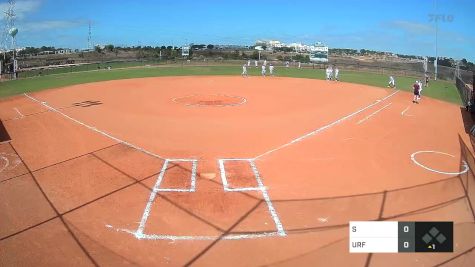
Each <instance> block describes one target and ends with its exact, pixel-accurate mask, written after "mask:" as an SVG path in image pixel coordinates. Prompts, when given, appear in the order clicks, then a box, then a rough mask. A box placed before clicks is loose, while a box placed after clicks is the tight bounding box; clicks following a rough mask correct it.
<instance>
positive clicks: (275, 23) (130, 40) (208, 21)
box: [0, 0, 475, 62]
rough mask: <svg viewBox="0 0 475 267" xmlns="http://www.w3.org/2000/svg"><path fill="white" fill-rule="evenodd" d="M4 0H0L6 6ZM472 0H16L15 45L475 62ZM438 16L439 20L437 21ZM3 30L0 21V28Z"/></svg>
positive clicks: (474, 19)
mask: <svg viewBox="0 0 475 267" xmlns="http://www.w3.org/2000/svg"><path fill="white" fill-rule="evenodd" d="M6 7H7V0H0V10H5V9H6ZM473 10H475V1H474V0H388V1H384V0H340V1H337V0H334V1H328V0H325V1H320V0H313V1H307V0H305V1H295V0H294V1H292V0H285V1H283V0H272V1H270V0H253V1H248V0H241V1H236V0H230V1H225V0H195V1H188V0H181V1H173V0H155V1H151V0H101V1H95V0H81V1H72V0H70V1H66V0H54V1H53V0H17V1H16V13H17V18H16V22H15V25H16V27H17V28H18V30H19V33H18V35H17V46H19V47H25V46H35V47H38V46H43V45H44V46H55V47H67V48H79V49H81V48H86V47H87V39H88V24H89V22H91V25H92V41H93V43H94V44H113V45H120V46H137V45H141V46H145V45H151V46H161V45H174V46H182V45H184V44H188V43H195V44H238V45H253V44H254V43H255V41H256V40H259V39H264V40H266V39H267V40H280V41H282V42H287V43H291V42H302V43H305V44H313V43H315V42H323V43H324V44H326V45H328V46H329V47H330V48H353V49H362V48H364V49H371V50H378V51H388V52H394V53H401V54H410V55H420V56H435V50H436V49H435V48H436V45H435V43H436V42H435V40H436V38H435V36H436V34H435V33H436V24H437V28H438V30H437V33H438V38H437V40H438V41H437V43H438V45H437V48H438V55H439V56H446V57H452V58H455V59H462V58H466V59H467V60H470V61H472V62H475V30H474V28H475V27H474V26H475V16H473ZM436 21H437V23H436ZM2 28H3V27H2Z"/></svg>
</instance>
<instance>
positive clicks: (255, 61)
mask: <svg viewBox="0 0 475 267" xmlns="http://www.w3.org/2000/svg"><path fill="white" fill-rule="evenodd" d="M254 65H256V68H257V60H254Z"/></svg>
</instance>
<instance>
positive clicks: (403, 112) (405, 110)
mask: <svg viewBox="0 0 475 267" xmlns="http://www.w3.org/2000/svg"><path fill="white" fill-rule="evenodd" d="M410 107H411V106H407V108H406V109H404V110H403V111H402V112H401V116H408V117H409V116H413V115H406V112H407V111H408V110H409V108H410Z"/></svg>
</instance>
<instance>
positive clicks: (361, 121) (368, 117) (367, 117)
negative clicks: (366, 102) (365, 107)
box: [356, 103, 392, 124]
mask: <svg viewBox="0 0 475 267" xmlns="http://www.w3.org/2000/svg"><path fill="white" fill-rule="evenodd" d="M391 104H392V103H389V104H387V105H386V106H384V107H382V108H380V109H378V110H376V111H375V112H373V113H371V114H369V115H368V116H366V117H365V118H363V119H362V120H360V121H358V122H357V123H356V124H361V123H363V122H365V121H367V120H369V119H370V118H371V117H373V116H374V115H376V114H378V113H379V112H381V111H383V110H384V109H386V108H387V107H389V106H391Z"/></svg>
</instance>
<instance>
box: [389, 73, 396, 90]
mask: <svg viewBox="0 0 475 267" xmlns="http://www.w3.org/2000/svg"><path fill="white" fill-rule="evenodd" d="M388 87H391V88H396V80H394V77H393V76H389V83H388Z"/></svg>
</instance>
